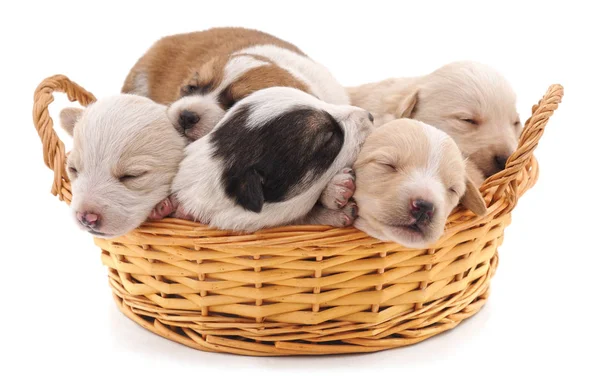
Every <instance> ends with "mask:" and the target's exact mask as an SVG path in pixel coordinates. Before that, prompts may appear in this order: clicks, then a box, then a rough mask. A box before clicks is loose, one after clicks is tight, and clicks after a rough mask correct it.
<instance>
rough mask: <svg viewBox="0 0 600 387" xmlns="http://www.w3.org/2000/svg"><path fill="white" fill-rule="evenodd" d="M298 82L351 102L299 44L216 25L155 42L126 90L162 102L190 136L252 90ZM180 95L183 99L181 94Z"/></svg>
mask: <svg viewBox="0 0 600 387" xmlns="http://www.w3.org/2000/svg"><path fill="white" fill-rule="evenodd" d="M273 86H285V87H293V88H296V89H298V90H302V91H304V92H306V93H310V94H312V95H313V96H315V97H317V98H319V99H320V100H322V101H325V102H328V103H333V104H343V105H347V104H349V98H348V95H347V93H346V90H345V88H344V87H342V86H341V85H340V84H339V83H338V82H337V81H336V79H335V78H334V77H333V76H332V75H331V73H330V72H329V71H328V70H327V69H326V68H325V67H324V66H322V65H320V64H319V63H316V62H314V61H313V60H311V59H310V58H308V57H307V56H306V54H304V53H303V52H302V51H300V50H299V49H298V48H297V47H296V46H294V45H292V44H290V43H288V42H285V41H283V40H281V39H278V38H276V37H274V36H272V35H269V34H266V33H264V32H260V31H256V30H249V29H245V28H213V29H209V30H206V31H200V32H193V33H188V34H180V35H173V36H168V37H165V38H162V39H161V40H159V41H158V42H156V43H155V44H154V45H153V46H152V47H151V48H150V49H149V50H148V52H146V54H144V56H143V57H142V58H140V59H139V60H138V62H137V63H136V64H135V66H134V67H133V68H132V69H131V72H130V73H129V75H128V77H127V79H126V81H125V84H124V85H123V88H122V92H124V93H132V94H139V95H143V96H146V97H149V98H151V99H153V100H154V101H156V102H159V103H162V104H171V103H173V102H175V101H177V102H175V103H174V105H173V106H172V108H171V109H169V115H170V118H171V121H172V123H173V125H174V126H175V127H176V128H177V130H179V131H181V132H182V133H183V134H185V135H186V136H187V137H189V139H190V140H196V139H198V138H200V137H202V136H203V135H205V134H206V133H208V132H209V131H210V130H211V129H212V128H214V127H215V125H216V124H217V123H218V122H219V121H220V120H221V118H222V117H223V116H224V114H225V112H226V111H227V110H229V109H230V108H231V107H232V106H234V105H235V104H236V103H237V102H238V101H240V100H242V99H243V98H245V97H247V96H248V95H250V94H252V93H253V92H255V91H257V90H261V89H265V88H268V87H273ZM180 98H181V99H180Z"/></svg>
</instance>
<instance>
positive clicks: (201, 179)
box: [163, 87, 373, 232]
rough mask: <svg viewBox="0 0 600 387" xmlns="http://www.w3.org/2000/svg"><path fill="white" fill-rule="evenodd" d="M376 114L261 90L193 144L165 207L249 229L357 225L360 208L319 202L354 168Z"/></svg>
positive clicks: (288, 92) (214, 223)
mask: <svg viewBox="0 0 600 387" xmlns="http://www.w3.org/2000/svg"><path fill="white" fill-rule="evenodd" d="M371 119H372V117H371V116H370V114H369V113H368V112H366V111H365V110H363V109H360V108H357V107H353V106H349V105H332V104H328V103H326V102H323V101H321V100H318V99H317V98H315V97H313V96H311V95H309V94H307V93H304V92H302V91H300V90H297V89H293V88H286V87H273V88H268V89H263V90H260V91H257V92H255V93H253V94H252V95H250V96H249V97H246V98H244V99H243V100H241V101H240V102H239V103H238V104H236V105H235V106H234V107H233V108H232V109H231V110H230V111H229V112H228V113H227V114H226V115H225V117H224V118H223V119H222V120H221V121H220V122H219V124H218V125H217V126H216V127H215V128H214V130H212V131H211V132H210V133H209V134H207V135H206V136H204V137H202V138H201V139H199V140H197V141H196V142H193V143H192V144H190V145H189V146H188V147H187V148H186V150H185V158H184V160H183V161H182V163H181V165H180V169H179V172H178V173H177V176H176V177H175V179H174V180H173V195H172V196H171V197H170V198H168V199H167V200H166V202H165V203H164V206H163V207H164V208H167V209H168V210H165V211H163V212H164V214H165V215H166V214H167V213H170V212H174V213H175V216H176V217H179V218H185V219H191V220H196V221H199V222H201V223H204V224H207V225H210V226H212V227H217V228H221V229H228V230H236V231H248V232H252V231H256V230H258V229H261V228H265V227H273V226H280V225H286V224H329V225H332V226H346V225H349V223H351V222H348V220H349V218H352V219H351V220H353V217H354V216H355V215H356V207H355V205H352V204H349V205H346V206H343V207H342V208H338V207H339V206H335V205H333V204H332V205H331V206H330V207H333V208H327V206H325V205H321V204H319V205H316V204H317V200H319V197H320V196H321V193H322V192H323V191H324V190H325V188H326V186H327V185H328V183H330V182H331V181H332V180H333V181H335V179H334V178H335V177H336V176H338V172H339V171H343V174H344V173H345V174H347V173H349V171H348V170H344V168H347V167H350V166H352V164H353V163H354V161H355V160H356V158H357V156H358V152H359V150H360V146H361V145H362V143H363V142H364V139H365V138H366V136H367V135H368V134H369V133H370V132H371V130H372V129H373V124H372V121H371ZM352 188H353V187H352ZM324 202H327V201H324ZM315 205H316V206H315Z"/></svg>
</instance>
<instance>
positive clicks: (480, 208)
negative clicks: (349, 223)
mask: <svg viewBox="0 0 600 387" xmlns="http://www.w3.org/2000/svg"><path fill="white" fill-rule="evenodd" d="M354 170H355V172H356V191H355V192H354V199H355V200H356V203H357V204H358V208H359V214H358V219H356V222H355V226H356V227H357V228H358V229H361V230H363V231H364V232H366V233H368V234H369V235H371V236H373V237H376V238H379V239H382V240H386V241H394V242H397V243H400V244H402V245H404V246H407V247H412V248H423V247H427V246H428V245H430V244H432V243H434V242H435V241H436V240H437V239H439V238H440V236H441V235H442V233H443V231H444V225H445V223H446V219H447V218H448V215H449V214H450V212H451V211H452V210H453V209H454V207H456V205H457V204H458V203H459V201H460V202H461V203H462V204H463V205H464V206H465V207H466V208H468V209H470V210H471V211H473V212H474V213H475V214H477V215H483V214H485V212H486V206H485V202H484V200H483V198H482V196H481V194H480V193H479V190H478V189H477V188H476V186H475V185H474V184H473V182H472V181H471V180H470V179H469V177H468V175H467V172H466V166H465V160H464V159H463V157H462V155H461V152H460V150H459V149H458V147H457V146H456V143H455V142H454V141H453V140H452V139H451V138H450V137H449V136H448V135H447V134H446V133H444V132H442V131H441V130H438V129H436V128H434V127H433V126H430V125H427V124H424V123H422V122H420V121H415V120H411V119H400V120H395V121H391V122H388V123H387V124H385V125H383V126H381V127H379V128H377V129H376V130H375V131H374V132H373V134H371V135H370V136H369V137H368V138H367V140H366V142H365V144H364V146H363V148H362V150H361V152H360V154H359V157H358V160H357V161H356V163H355V164H354Z"/></svg>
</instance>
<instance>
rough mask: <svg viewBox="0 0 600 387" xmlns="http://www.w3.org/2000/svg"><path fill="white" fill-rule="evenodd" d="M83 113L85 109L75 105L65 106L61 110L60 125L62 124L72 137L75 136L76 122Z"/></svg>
mask: <svg viewBox="0 0 600 387" xmlns="http://www.w3.org/2000/svg"><path fill="white" fill-rule="evenodd" d="M82 114H83V109H81V108H74V107H68V108H64V109H63V110H61V112H60V126H62V127H63V129H64V130H65V131H66V132H67V133H69V135H70V136H71V137H73V129H74V128H75V124H76V123H77V121H78V120H79V118H80V117H81V115H82Z"/></svg>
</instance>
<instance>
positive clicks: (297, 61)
mask: <svg viewBox="0 0 600 387" xmlns="http://www.w3.org/2000/svg"><path fill="white" fill-rule="evenodd" d="M239 53H243V54H253V55H260V56H264V57H265V58H269V59H270V60H271V61H273V62H274V63H275V64H277V65H278V66H279V67H281V68H283V69H285V70H287V71H288V72H290V73H291V74H292V75H294V77H296V78H297V79H299V80H301V81H303V82H304V83H305V84H307V85H308V87H309V88H310V91H311V93H312V94H313V95H315V96H316V97H317V98H319V99H320V100H322V101H325V102H329V103H333V104H336V105H348V104H349V103H350V99H349V97H348V93H347V92H346V90H345V88H344V87H342V86H341V85H340V83H339V82H338V81H337V80H336V79H335V78H334V77H333V75H332V74H331V73H330V72H329V70H327V68H326V67H325V66H323V65H321V64H319V63H317V62H315V61H313V60H312V59H310V58H308V57H306V56H303V55H299V54H297V53H295V52H293V51H290V50H288V49H285V48H283V47H278V46H274V45H270V44H267V45H257V46H252V47H248V48H246V49H243V50H241V51H239Z"/></svg>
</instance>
